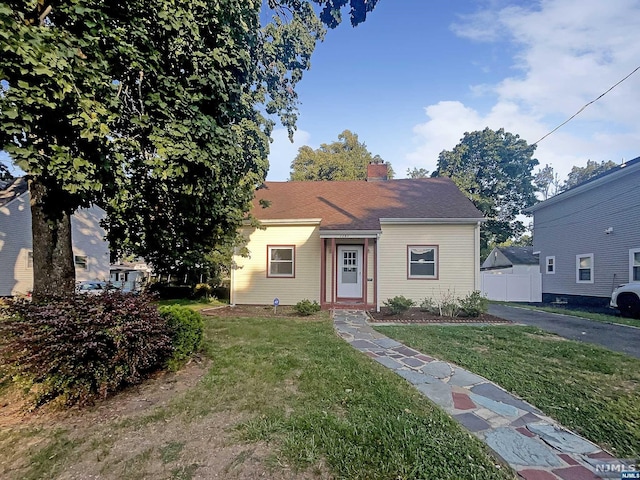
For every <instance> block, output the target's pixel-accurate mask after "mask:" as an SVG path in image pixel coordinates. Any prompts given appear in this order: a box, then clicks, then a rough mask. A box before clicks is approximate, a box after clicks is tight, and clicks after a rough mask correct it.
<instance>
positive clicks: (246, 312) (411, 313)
mask: <svg viewBox="0 0 640 480" xmlns="http://www.w3.org/2000/svg"><path fill="white" fill-rule="evenodd" d="M202 313H203V314H204V315H209V316H212V317H250V318H283V317H284V318H303V319H305V320H317V319H322V318H326V317H324V315H323V314H322V313H316V314H313V315H309V316H307V317H301V316H300V315H299V314H298V313H296V312H295V311H294V310H293V307H291V306H288V305H286V306H279V307H278V308H277V310H276V311H275V312H274V309H273V306H267V305H236V306H234V307H219V308H212V309H206V310H204V311H202ZM367 313H369V317H370V321H371V322H372V323H402V324H405V323H419V324H423V323H461V324H464V323H501V324H509V323H511V322H510V321H509V320H505V319H503V318H498V317H494V316H493V315H489V314H488V313H485V314H483V315H480V316H479V317H441V316H440V315H433V314H430V313H427V312H421V311H420V309H419V308H410V309H409V310H407V311H406V312H404V313H403V314H401V315H392V314H391V313H390V312H389V308H387V307H382V308H381V309H380V312H375V311H370V312H367Z"/></svg>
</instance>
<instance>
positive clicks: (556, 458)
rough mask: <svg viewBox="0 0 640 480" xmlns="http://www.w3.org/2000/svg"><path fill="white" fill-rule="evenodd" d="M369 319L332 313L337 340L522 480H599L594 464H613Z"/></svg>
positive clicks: (487, 383)
mask: <svg viewBox="0 0 640 480" xmlns="http://www.w3.org/2000/svg"><path fill="white" fill-rule="evenodd" d="M367 318H368V317H367V315H366V313H364V312H358V311H349V310H335V311H334V312H333V321H334V326H335V329H336V331H337V333H338V335H340V337H342V338H343V339H344V340H346V341H347V342H348V343H350V344H351V346H352V347H354V348H356V349H357V350H359V351H361V352H362V353H364V354H365V355H368V356H369V357H371V358H372V359H374V360H375V361H376V362H378V363H381V364H382V365H384V366H385V367H387V368H390V369H392V370H393V371H394V372H395V373H397V374H398V375H400V376H401V377H403V378H405V379H406V380H407V381H409V382H410V383H411V384H413V385H414V386H415V388H416V389H418V390H419V391H420V392H421V393H422V394H423V395H425V396H426V397H428V398H429V399H430V400H431V401H433V402H434V403H435V404H437V405H439V406H440V407H441V408H443V409H444V410H445V411H446V412H447V413H448V414H449V415H451V416H452V417H453V418H454V419H455V420H457V421H458V422H459V423H460V424H462V425H463V426H464V427H465V428H466V429H467V430H469V431H470V432H472V433H473V434H474V435H476V436H477V437H478V438H480V439H481V440H483V441H484V442H485V443H486V444H487V445H489V447H490V448H491V449H492V450H493V451H494V452H495V453H496V454H497V455H498V456H499V457H500V458H502V459H503V460H504V461H505V462H506V463H508V464H509V465H510V466H511V467H512V468H513V469H514V470H515V471H516V472H517V473H518V475H519V476H520V477H521V478H524V479H526V480H560V479H561V480H590V479H599V478H602V477H601V476H596V474H595V473H594V471H595V465H596V464H601V463H602V462H607V461H611V462H614V461H616V460H615V459H614V458H613V457H611V455H609V454H608V453H607V452H604V451H603V450H602V449H600V448H599V447H598V446H597V445H595V444H593V443H591V442H589V441H587V440H585V439H584V438H582V437H580V436H578V435H577V434H575V433H573V432H570V431H568V430H566V429H564V428H562V427H561V426H560V425H558V424H557V423H556V422H555V421H554V420H552V419H551V418H549V417H547V416H545V415H544V414H543V413H542V412H540V411H539V410H538V409H537V408H535V407H534V406H532V405H530V404H528V403H527V402H525V401H523V400H522V399H520V398H518V397H515V396H514V395H512V394H510V393H509V392H507V391H505V390H503V389H502V388H500V387H499V386H497V385H496V384H494V383H492V382H490V381H488V380H487V379H485V378H483V377H480V376H479V375H475V374H474V373H471V372H469V371H467V370H464V369H463V368H460V367H458V366H456V365H453V364H450V363H448V362H443V361H440V360H437V359H435V358H433V357H430V356H429V355H425V354H423V353H421V352H418V351H417V350H414V349H412V348H409V347H407V346H405V345H403V344H401V343H399V342H397V341H395V340H393V339H390V338H388V337H385V336H384V335H382V334H380V333H378V332H376V331H375V330H374V329H373V328H372V327H371V326H370V325H369V324H368V323H367ZM618 475H619V474H618ZM618 478H619V477H618Z"/></svg>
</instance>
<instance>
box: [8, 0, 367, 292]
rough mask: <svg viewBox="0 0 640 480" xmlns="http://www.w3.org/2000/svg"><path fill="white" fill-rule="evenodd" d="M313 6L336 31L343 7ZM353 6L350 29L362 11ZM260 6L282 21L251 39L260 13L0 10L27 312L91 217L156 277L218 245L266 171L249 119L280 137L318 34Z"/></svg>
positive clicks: (31, 4)
mask: <svg viewBox="0 0 640 480" xmlns="http://www.w3.org/2000/svg"><path fill="white" fill-rule="evenodd" d="M313 1H314V2H315V3H319V4H321V5H323V6H324V10H323V15H324V17H326V21H327V23H329V24H330V26H335V23H337V22H338V21H339V20H340V16H339V9H340V8H341V7H342V6H343V5H344V4H345V2H344V0H313ZM352 4H353V5H355V8H354V7H353V6H352V11H351V18H352V23H354V24H357V23H358V22H359V21H362V20H364V17H365V16H366V13H367V12H368V11H370V8H372V7H373V4H375V2H367V1H366V0H357V1H355V2H352ZM360 4H362V5H360ZM269 5H270V6H271V7H273V8H274V9H276V10H278V9H281V12H284V14H282V15H276V16H275V17H274V20H273V22H271V23H269V24H268V25H266V26H264V27H262V26H261V25H260V22H259V13H260V8H261V6H262V2H261V1H260V0H213V1H205V0H192V1H189V2H170V1H164V0H159V1H157V2H154V3H151V4H150V3H149V2H147V1H142V0H130V1H127V2H121V1H118V0H84V1H82V0H79V1H75V2H64V1H61V0H31V1H29V0H11V1H7V2H3V3H1V4H0V52H1V55H2V61H1V62H0V88H1V92H0V148H1V149H3V150H6V151H7V152H8V153H9V154H10V155H11V157H12V159H13V161H14V162H15V164H16V165H17V166H18V167H20V168H21V169H22V170H23V171H25V172H27V174H28V177H29V184H30V191H31V198H32V218H33V222H32V223H33V237H34V238H33V240H34V241H33V244H34V253H33V261H34V298H35V299H37V298H39V297H44V296H47V295H49V294H68V293H70V292H72V291H73V287H74V280H75V271H74V267H73V256H72V251H71V236H70V215H71V214H72V213H73V212H74V211H75V210H76V209H77V208H79V207H82V206H87V205H89V204H91V203H97V204H100V205H101V206H103V207H105V208H106V210H107V212H108V222H107V226H108V230H109V240H110V241H111V242H112V245H113V246H114V247H115V249H116V251H121V252H124V251H126V252H133V253H136V254H142V255H145V256H147V257H148V259H149V260H150V261H151V263H153V264H154V265H155V266H157V267H159V269H160V270H168V269H171V268H172V267H174V266H175V265H176V264H180V263H182V264H185V263H186V264H189V263H190V262H191V263H193V262H194V261H195V260H194V259H195V258H197V257H199V256H201V255H202V254H203V253H204V252H206V251H208V250H210V249H211V248H212V247H214V246H215V245H216V244H217V243H218V242H220V241H221V240H222V239H226V238H228V236H229V235H232V234H233V232H234V231H235V228H236V227H237V225H238V224H239V222H240V221H241V219H242V217H243V215H244V213H245V212H246V210H247V208H248V204H249V201H250V199H251V196H252V194H253V190H254V187H255V186H256V185H257V184H259V183H260V182H261V181H262V180H263V179H264V176H265V172H266V169H267V162H266V156H267V152H268V136H269V134H270V132H271V128H272V125H273V121H272V120H271V118H266V117H265V116H264V115H263V114H262V112H266V113H267V114H268V115H277V116H279V117H280V119H281V121H282V122H283V124H284V125H285V126H287V127H288V128H289V131H290V133H291V132H292V131H293V128H294V126H295V120H296V103H297V97H296V93H295V90H294V88H295V86H296V83H297V82H298V81H299V80H300V79H301V77H302V71H303V70H304V69H306V68H308V66H309V58H310V55H311V52H312V51H313V49H314V46H315V42H316V41H317V40H319V39H321V38H322V36H323V34H324V30H323V27H322V24H321V22H320V20H319V19H318V18H317V16H316V15H315V13H314V11H313V8H312V5H311V3H309V2H308V1H300V0H269ZM276 13H277V12H276ZM329 18H331V19H333V20H332V21H331V22H329Z"/></svg>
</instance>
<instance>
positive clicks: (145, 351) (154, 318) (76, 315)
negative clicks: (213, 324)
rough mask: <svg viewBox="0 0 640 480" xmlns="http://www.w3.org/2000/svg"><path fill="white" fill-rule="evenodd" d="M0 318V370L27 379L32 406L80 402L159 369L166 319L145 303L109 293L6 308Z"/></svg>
mask: <svg viewBox="0 0 640 480" xmlns="http://www.w3.org/2000/svg"><path fill="white" fill-rule="evenodd" d="M5 316H6V318H5V319H3V320H0V367H1V369H2V370H3V371H4V372H5V374H7V373H8V374H10V375H12V376H13V377H14V378H17V379H20V380H22V381H26V383H27V385H28V387H29V391H30V393H31V394H32V395H33V397H34V405H35V406H36V407H37V406H40V405H43V404H45V403H48V402H51V401H54V400H55V401H56V402H57V403H58V402H59V403H62V404H65V405H73V404H79V405H86V404H90V403H92V402H93V401H94V400H95V399H96V398H100V397H106V396H107V395H108V394H110V393H113V392H115V391H117V390H119V389H121V388H123V387H125V386H128V385H132V384H136V383H139V382H140V381H142V379H144V378H145V376H146V375H147V374H149V373H151V372H153V371H155V370H157V369H159V368H162V367H163V366H164V365H165V363H166V361H167V359H168V358H169V357H170V356H171V353H172V346H171V338H170V331H169V328H168V326H167V322H166V321H165V319H163V318H162V317H161V316H160V314H159V313H158V309H157V307H156V306H155V305H154V304H153V303H151V299H150V298H149V297H145V296H134V295H130V294H123V293H120V292H113V293H108V294H103V295H96V296H89V295H85V296H76V297H75V298H67V299H57V300H54V299H50V300H48V301H47V303H43V304H34V303H29V302H27V301H16V302H13V303H10V304H9V305H8V307H7V309H6V310H5Z"/></svg>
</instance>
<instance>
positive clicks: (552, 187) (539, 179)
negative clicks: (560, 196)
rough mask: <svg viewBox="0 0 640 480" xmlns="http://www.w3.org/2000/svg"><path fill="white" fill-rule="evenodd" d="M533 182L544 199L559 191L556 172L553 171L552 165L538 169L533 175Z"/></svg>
mask: <svg viewBox="0 0 640 480" xmlns="http://www.w3.org/2000/svg"><path fill="white" fill-rule="evenodd" d="M533 184H534V185H535V186H536V189H537V190H538V192H540V193H541V194H542V200H546V199H547V198H549V197H552V196H554V195H555V194H557V193H559V192H560V180H559V178H558V174H557V173H555V172H554V170H553V167H552V166H551V165H549V164H546V165H545V166H544V168H541V169H540V170H538V172H537V173H536V174H535V175H534V177H533Z"/></svg>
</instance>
